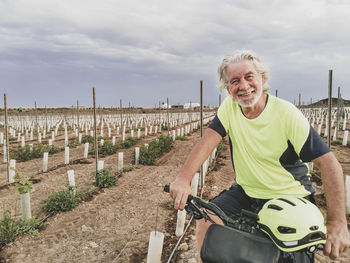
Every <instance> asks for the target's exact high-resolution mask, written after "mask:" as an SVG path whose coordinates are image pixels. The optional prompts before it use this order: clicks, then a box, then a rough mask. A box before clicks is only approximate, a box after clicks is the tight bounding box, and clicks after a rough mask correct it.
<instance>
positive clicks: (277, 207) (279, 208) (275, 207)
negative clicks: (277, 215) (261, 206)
mask: <svg viewBox="0 0 350 263" xmlns="http://www.w3.org/2000/svg"><path fill="white" fill-rule="evenodd" d="M267 208H271V209H274V210H278V211H281V210H283V208H282V207H280V206H278V205H274V204H271V205H268V206H267Z"/></svg>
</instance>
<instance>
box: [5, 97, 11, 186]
mask: <svg viewBox="0 0 350 263" xmlns="http://www.w3.org/2000/svg"><path fill="white" fill-rule="evenodd" d="M4 110H5V141H6V169H7V182H9V179H10V145H9V132H8V118H7V96H6V93H5V94H4Z"/></svg>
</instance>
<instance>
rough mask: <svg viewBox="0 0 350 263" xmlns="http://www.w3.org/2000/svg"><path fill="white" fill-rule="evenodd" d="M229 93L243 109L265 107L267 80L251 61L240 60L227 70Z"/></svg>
mask: <svg viewBox="0 0 350 263" xmlns="http://www.w3.org/2000/svg"><path fill="white" fill-rule="evenodd" d="M226 75H227V80H228V92H229V94H230V95H231V96H232V97H233V99H234V100H236V101H237V102H238V103H239V105H241V107H242V108H243V109H244V108H255V106H259V104H261V105H260V106H262V105H263V106H265V98H266V96H262V94H263V85H264V83H265V78H264V77H263V76H262V75H261V74H260V73H258V72H257V70H256V68H255V66H254V64H253V63H252V62H251V61H249V60H240V61H237V62H234V63H232V64H230V65H229V66H228V67H227V68H226Z"/></svg>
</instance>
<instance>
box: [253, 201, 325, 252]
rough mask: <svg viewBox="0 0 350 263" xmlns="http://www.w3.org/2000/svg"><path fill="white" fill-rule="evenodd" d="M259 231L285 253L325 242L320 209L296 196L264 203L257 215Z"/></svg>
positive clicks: (311, 249) (310, 247)
mask: <svg viewBox="0 0 350 263" xmlns="http://www.w3.org/2000/svg"><path fill="white" fill-rule="evenodd" d="M258 216H259V221H258V223H259V226H260V229H261V230H262V231H263V232H265V233H266V234H267V235H269V236H270V238H271V239H272V241H273V242H274V243H275V244H276V245H277V246H278V247H279V248H280V249H281V250H282V251H285V252H294V251H298V250H302V249H304V248H308V249H309V251H310V252H313V250H314V249H316V247H317V245H319V244H325V243H326V233H327V229H326V226H325V224H324V218H323V215H322V213H321V212H320V210H319V209H318V208H317V206H315V205H314V204H313V203H311V202H310V201H308V200H306V199H305V198H300V197H292V196H288V197H280V198H274V199H272V200H269V201H267V202H266V203H265V205H264V206H263V208H262V209H261V210H260V212H259V214H258Z"/></svg>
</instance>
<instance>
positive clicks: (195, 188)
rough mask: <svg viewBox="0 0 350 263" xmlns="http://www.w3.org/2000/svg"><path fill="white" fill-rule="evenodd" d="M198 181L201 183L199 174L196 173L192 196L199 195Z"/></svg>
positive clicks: (192, 183)
mask: <svg viewBox="0 0 350 263" xmlns="http://www.w3.org/2000/svg"><path fill="white" fill-rule="evenodd" d="M198 181H199V173H195V174H194V176H193V178H192V181H191V189H192V194H193V195H194V196H197V194H198Z"/></svg>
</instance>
